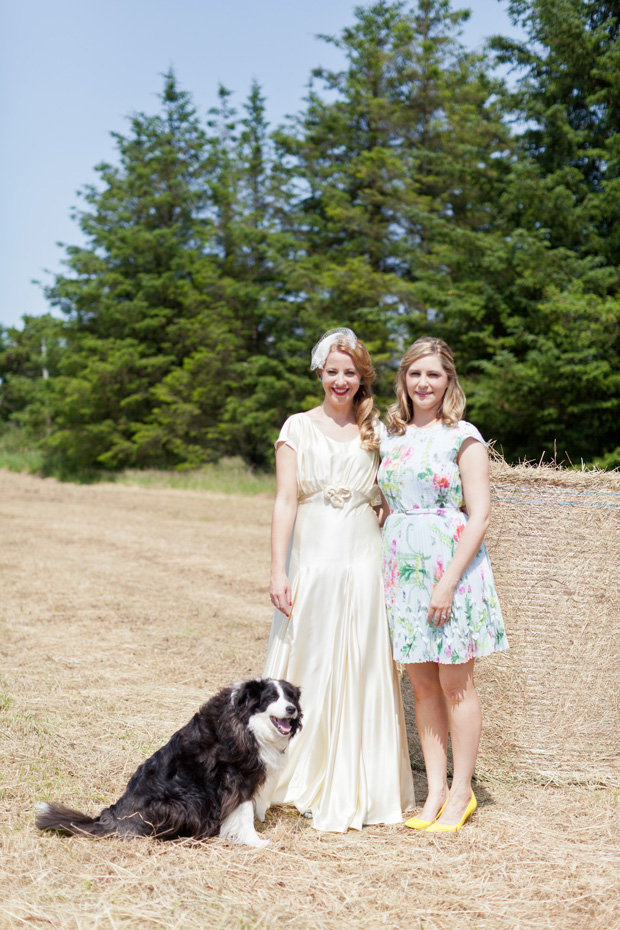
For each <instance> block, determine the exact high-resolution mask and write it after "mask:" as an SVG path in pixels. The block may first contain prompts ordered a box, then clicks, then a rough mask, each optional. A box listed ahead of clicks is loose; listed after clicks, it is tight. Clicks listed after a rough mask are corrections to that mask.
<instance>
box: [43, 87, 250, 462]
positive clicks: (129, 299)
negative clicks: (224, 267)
mask: <svg viewBox="0 0 620 930" xmlns="http://www.w3.org/2000/svg"><path fill="white" fill-rule="evenodd" d="M160 99H161V112H160V113H159V114H157V115H155V116H147V115H145V114H137V115H135V116H134V117H133V118H132V120H131V132H130V133H129V134H128V135H127V136H123V135H121V134H114V136H115V140H116V146H117V150H118V157H119V164H118V165H111V164H101V165H99V166H98V168H97V171H98V173H99V176H100V179H101V182H102V185H103V186H102V188H101V189H97V188H95V187H89V188H87V189H86V190H85V192H84V199H85V201H86V204H87V205H88V207H89V208H90V209H86V210H84V211H82V212H81V213H78V214H77V218H78V221H79V225H80V227H81V229H82V231H83V232H84V233H85V235H86V237H87V240H88V245H87V246H86V247H84V248H77V247H69V248H68V249H67V259H66V265H67V267H68V269H69V273H68V274H66V275H60V276H58V277H57V279H56V282H55V284H54V285H53V286H52V287H51V288H49V290H48V298H49V300H50V301H51V302H52V304H53V305H55V306H57V307H59V308H60V309H61V310H62V311H63V312H64V313H65V315H66V317H67V322H66V324H65V338H66V341H67V349H66V351H65V353H64V357H63V361H62V373H61V376H60V377H58V378H57V379H55V388H54V392H53V413H54V432H53V434H52V436H51V439H50V447H51V449H53V450H54V452H55V453H56V454H57V455H59V456H60V459H61V461H62V462H63V463H64V466H65V467H66V468H68V469H85V468H92V467H101V466H103V467H106V468H120V467H123V466H128V465H133V466H145V465H170V464H175V463H179V462H183V461H186V460H187V458H188V456H189V457H190V458H192V459H193V460H195V459H196V458H199V459H200V458H202V459H203V460H204V459H206V458H209V457H213V456H216V455H217V454H218V452H219V447H218V441H219V440H218V435H217V424H218V421H219V416H220V412H221V406H222V399H221V397H222V395H221V392H220V390H219V388H220V384H219V382H220V379H221V377H222V372H223V371H224V370H225V369H226V361H227V352H228V351H229V350H230V351H234V345H231V343H234V339H232V337H230V332H231V330H232V326H231V321H230V319H229V317H228V316H227V314H228V310H227V308H226V306H225V305H224V304H222V302H221V301H220V300H219V298H218V289H217V275H216V269H215V268H214V267H213V263H212V262H211V261H210V260H209V258H208V257H207V256H206V255H205V247H204V246H205V239H206V237H207V236H208V234H209V223H208V221H207V216H206V214H207V201H206V193H205V181H204V173H205V157H206V136H205V133H204V130H203V129H202V128H201V126H200V124H199V122H198V119H197V117H196V115H195V112H194V110H193V108H192V106H191V102H190V99H189V95H188V94H187V93H186V92H184V91H181V90H180V89H179V88H178V86H177V81H176V78H175V76H174V74H173V73H172V72H169V73H168V74H166V75H165V78H164V90H163V93H162V95H161V98H160ZM197 347H199V349H198V357H197V356H196V352H197ZM196 367H200V369H201V372H202V375H203V380H202V384H201V387H200V390H198V391H197V392H194V393H192V391H191V390H187V389H188V384H187V380H186V379H185V380H184V378H183V373H184V372H186V371H187V370H188V368H189V369H195V368H196ZM175 391H176V392H177V393H176V395H175ZM173 396H174V397H175V398H176V400H177V401H178V403H174V404H173V403H171V398H172V397H173ZM170 414H174V415H173V416H171V415H170Z"/></svg>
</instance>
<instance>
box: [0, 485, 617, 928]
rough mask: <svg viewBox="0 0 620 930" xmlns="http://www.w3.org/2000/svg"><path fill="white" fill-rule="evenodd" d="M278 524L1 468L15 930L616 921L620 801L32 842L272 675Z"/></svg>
mask: <svg viewBox="0 0 620 930" xmlns="http://www.w3.org/2000/svg"><path fill="white" fill-rule="evenodd" d="M270 509H271V501H270V500H269V499H268V498H261V497H254V498H251V497H227V496H223V495H216V494H209V493H205V492H190V491H172V490H169V491H162V490H146V489H141V488H135V487H125V486H120V485H112V484H108V485H99V486H93V487H81V486H75V485H63V484H59V483H57V482H55V481H53V480H51V479H48V480H42V479H37V478H33V477H27V476H24V475H13V474H10V473H8V472H4V471H0V525H1V527H2V545H1V547H0V552H1V556H0V578H1V592H2V600H1V602H0V797H1V801H0V844H1V846H0V930H13V928H18V927H20V928H21V927H25V926H28V927H33V928H50V927H51V928H63V930H91V928H97V930H99V928H101V930H112V928H114V930H116V928H123V930H125V928H136V930H138V928H140V930H143V928H145V927H148V928H188V930H205V928H209V930H210V928H214V930H215V928H224V930H229V928H235V930H242V928H243V930H254V928H256V930H258V928H261V930H265V928H267V930H276V928H277V930H282V928H291V930H292V928H294V930H303V928H312V930H323V928H324V930H340V928H369V930H370V928H372V930H374V928H375V927H388V928H408V930H409V928H426V930H431V928H432V930H435V928H436V930H448V928H449V930H454V928H456V927H459V928H465V930H474V928H485V930H486V928H488V930H507V928H523V930H530V928H531V930H534V928H535V930H541V928H554V930H555V928H557V930H560V928H562V930H566V928H583V927H585V926H587V927H588V930H609V928H612V927H618V926H620V838H619V831H618V822H619V820H620V809H619V798H618V792H617V791H616V792H615V791H610V790H607V791H594V790H587V789H585V788H566V789H562V790H560V789H552V788H547V789H545V788H541V787H534V786H528V785H524V784H523V783H522V782H521V783H516V782H515V783H510V782H509V781H507V780H506V779H505V778H504V780H503V781H501V782H500V781H495V782H493V781H490V780H489V781H485V782H484V783H479V785H478V786H477V792H478V793H479V797H480V800H481V802H482V803H481V806H480V811H479V813H478V815H477V817H476V819H475V821H474V822H473V823H472V824H471V825H470V826H469V827H468V828H467V829H465V830H463V831H462V832H461V833H460V834H459V835H458V836H457V837H450V838H449V839H448V838H443V840H442V841H441V842H440V841H438V840H437V839H435V840H432V839H431V838H430V837H426V836H421V835H417V834H414V833H413V832H405V831H404V830H403V829H402V828H399V827H391V828H382V827H376V828H368V829H365V830H364V831H362V833H361V834H360V833H349V834H347V835H345V836H335V835H321V834H317V833H316V832H315V831H314V830H313V829H312V828H311V827H310V826H309V825H308V823H307V822H306V821H304V820H302V819H301V818H299V817H298V816H297V815H296V814H295V813H292V812H287V811H283V810H279V811H275V812H272V813H271V814H270V816H269V819H268V822H267V824H266V827H265V832H266V834H267V835H268V836H269V837H270V838H271V839H272V840H273V844H272V846H271V847H270V848H269V849H268V850H266V851H264V852H254V851H248V850H245V849H235V848H230V847H228V846H226V845H225V844H223V843H221V842H220V841H218V840H215V841H212V842H209V843H207V844H203V845H191V844H171V845H166V844H157V843H156V842H152V841H144V842H135V843H124V844H123V843H121V842H119V841H117V840H109V841H107V840H106V841H100V842H97V841H94V842H91V841H86V840H85V841H81V840H69V841H66V840H63V839H60V838H56V837H53V836H41V835H39V834H38V833H37V832H36V831H35V829H34V828H33V826H32V805H33V802H34V801H35V800H36V799H41V798H43V799H49V798H54V799H56V800H60V801H64V802H66V803H70V804H73V805H75V806H77V807H82V808H84V809H87V810H89V811H93V812H94V811H97V810H99V809H100V808H101V807H102V806H104V805H105V804H107V803H109V802H111V801H112V800H114V799H115V798H116V797H117V796H118V794H119V793H120V791H121V790H122V789H123V787H124V784H125V781H126V779H127V777H128V776H129V775H130V774H131V772H132V771H133V769H134V768H135V766H136V765H137V764H138V763H139V762H140V761H142V760H143V759H144V758H145V756H146V755H147V754H148V753H149V752H151V751H153V749H155V748H156V747H157V746H159V745H161V743H162V742H164V741H165V740H166V739H167V738H168V737H169V736H170V734H171V733H172V732H173V731H174V730H175V729H177V728H178V727H179V726H180V725H182V724H184V723H185V722H186V721H187V719H189V716H190V715H191V714H192V713H193V712H194V710H195V709H196V708H197V706H198V705H199V704H200V703H201V702H202V701H203V700H205V699H206V697H208V696H209V695H210V694H212V693H213V692H214V691H215V690H217V689H218V688H219V687H221V686H222V685H224V684H228V683H229V682H230V681H232V680H235V679H237V678H242V677H246V676H249V675H255V674H259V673H260V671H261V669H262V663H263V657H264V654H265V647H266V641H267V635H268V631H269V625H270V621H271V610H270V605H269V602H268V598H267V577H268V538H269V518H270ZM418 783H419V784H418V787H419V788H420V787H421V788H422V793H423V786H422V783H421V779H420V778H418Z"/></svg>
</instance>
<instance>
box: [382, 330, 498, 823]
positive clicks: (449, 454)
mask: <svg viewBox="0 0 620 930" xmlns="http://www.w3.org/2000/svg"><path fill="white" fill-rule="evenodd" d="M395 389H396V398H397V400H396V403H395V404H393V405H392V406H391V407H390V408H389V410H388V416H387V420H388V427H387V429H385V428H384V427H382V428H381V447H380V452H381V466H380V468H379V475H378V481H379V485H380V487H381V490H382V492H383V494H384V496H385V498H386V501H387V503H388V505H389V508H390V513H389V516H388V517H387V519H386V521H385V525H384V528H383V566H384V581H385V593H386V603H387V612H388V620H389V624H390V633H391V637H392V647H393V652H394V658H395V659H396V660H397V661H398V662H402V663H404V664H405V667H406V669H407V672H408V674H409V678H410V679H411V683H412V686H413V692H414V696H415V710H416V722H417V726H418V732H419V735H420V743H421V746H422V751H423V753H424V762H425V766H426V774H427V779H428V796H427V799H426V802H425V804H424V807H423V808H422V810H421V812H420V814H419V816H417V817H413V818H412V819H411V820H408V821H407V826H410V827H413V828H415V829H425V830H427V832H433V833H437V832H451V831H454V830H460V828H461V827H462V826H463V824H464V823H465V821H466V820H467V819H468V817H469V816H470V815H471V814H472V813H473V811H474V810H475V808H476V799H475V796H474V794H473V792H472V787H471V779H472V776H473V772H474V766H475V762H476V755H477V752H478V744H479V741H480V732H481V728H482V716H481V711H480V703H479V701H478V696H477V694H476V689H475V686H474V674H473V672H474V660H475V659H476V658H478V657H480V656H486V655H489V654H491V653H493V652H498V651H500V650H502V649H507V648H508V642H507V640H506V635H505V632H504V624H503V621H502V614H501V610H500V606H499V603H498V600H497V595H496V592H495V586H494V583H493V574H492V571H491V565H490V563H489V557H488V554H487V550H486V546H485V544H484V541H483V540H484V534H485V532H486V529H487V527H488V524H489V512H490V485H489V466H488V458H487V453H486V447H485V443H484V440H483V439H482V436H481V435H480V433H479V432H478V430H477V429H476V427H475V426H473V425H472V424H471V423H467V422H466V421H464V420H461V419H460V417H461V415H462V413H463V411H464V409H465V395H464V394H463V391H462V389H461V387H460V385H459V382H458V378H457V375H456V371H455V368H454V360H453V357H452V353H451V351H450V349H449V348H448V346H447V345H446V343H445V342H443V341H442V340H440V339H431V338H424V339H418V341H417V342H415V343H414V344H413V345H412V346H411V347H410V348H409V349H408V351H407V352H406V353H405V356H404V358H403V360H402V362H401V364H400V367H399V370H398V374H397V376H396V381H395ZM448 733H450V737H451V740H452V755H453V763H454V775H453V779H452V785H451V787H450V789H449V790H448V783H447V746H448Z"/></svg>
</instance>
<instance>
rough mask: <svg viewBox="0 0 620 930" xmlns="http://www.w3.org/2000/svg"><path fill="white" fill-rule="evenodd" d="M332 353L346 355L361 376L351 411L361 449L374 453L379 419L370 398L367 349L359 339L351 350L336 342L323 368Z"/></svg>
mask: <svg viewBox="0 0 620 930" xmlns="http://www.w3.org/2000/svg"><path fill="white" fill-rule="evenodd" d="M332 352H344V353H345V355H348V356H349V357H350V358H351V359H352V361H353V364H354V365H355V367H356V368H357V370H358V371H359V373H360V375H361V378H362V381H363V384H360V386H359V388H358V390H357V393H356V395H355V397H354V398H353V410H354V412H355V419H356V420H357V425H358V428H359V431H360V439H361V441H362V448H364V449H369V450H370V451H371V452H372V451H375V450H376V449H378V448H379V436H378V434H377V432H376V430H375V426H374V424H375V421H376V420H377V419H378V417H379V410H378V408H377V407H375V401H374V397H373V396H372V390H371V385H372V382H373V381H374V380H375V369H374V366H373V364H372V359H371V358H370V354H369V352H368V349H367V348H366V346H365V345H364V343H363V342H362V340H361V339H357V340H356V343H355V348H351V346H350V344H349V343H348V342H345V341H344V340H342V341H341V340H338V341H336V342H334V343H332V345H331V346H330V349H329V353H328V355H327V358H326V360H325V367H326V366H327V361H328V359H329V356H330V355H331V354H332ZM321 371H323V369H320V370H319V371H318V372H317V373H318V374H321Z"/></svg>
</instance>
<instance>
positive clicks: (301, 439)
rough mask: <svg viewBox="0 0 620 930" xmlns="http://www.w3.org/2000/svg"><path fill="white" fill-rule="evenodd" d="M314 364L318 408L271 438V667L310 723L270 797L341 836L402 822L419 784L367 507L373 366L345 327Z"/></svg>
mask: <svg viewBox="0 0 620 930" xmlns="http://www.w3.org/2000/svg"><path fill="white" fill-rule="evenodd" d="M312 368H313V369H315V370H317V372H318V374H319V377H320V379H321V382H322V386H323V391H324V393H325V397H324V400H323V403H322V404H321V405H320V406H319V407H315V408H314V409H313V410H310V411H308V412H307V413H297V414H294V415H293V416H292V417H290V418H289V419H288V420H287V421H286V422H285V424H284V426H283V427H282V431H281V433H280V436H279V437H278V441H277V443H276V473H277V493H276V501H275V505H274V512H273V522H272V568H271V584H270V596H271V600H272V602H273V604H274V606H275V608H276V611H275V615H274V620H273V625H272V628H271V635H270V639H269V646H268V650H267V659H266V664H265V671H264V674H265V675H266V676H270V677H274V678H286V679H288V680H289V681H291V682H293V683H294V684H296V685H299V686H300V687H301V691H302V697H301V703H302V709H303V713H304V724H303V730H302V731H301V733H300V734H298V736H296V738H295V739H294V740H293V742H292V743H291V745H290V748H289V758H288V764H287V767H286V769H285V770H284V773H283V775H282V777H281V779H280V781H279V783H278V785H277V787H276V789H275V793H274V795H273V797H272V798H271V803H275V804H294V805H295V806H296V807H297V808H298V810H299V811H301V812H302V813H307V814H309V815H311V816H312V819H313V825H314V826H315V827H316V828H317V829H318V830H325V831H333V832H344V831H346V830H347V829H348V828H349V827H354V828H356V829H360V828H361V827H362V826H363V825H364V824H372V823H399V822H401V821H402V812H403V810H405V809H407V808H410V807H411V806H412V805H413V801H414V798H413V783H412V777H411V768H410V765H409V758H408V753H407V739H406V734H405V727H404V720H403V712H402V704H401V698H400V689H399V685H398V680H397V676H396V672H395V667H394V662H393V660H392V654H391V648H390V639H389V632H388V626H387V621H386V614H385V605H384V595H383V582H382V573H381V533H380V529H379V524H378V521H377V517H376V514H375V512H374V510H373V509H372V504H373V501H374V499H375V494H376V491H377V488H376V483H375V477H376V473H377V467H378V463H379V458H378V452H377V446H378V438H377V436H376V435H375V432H374V430H373V420H374V418H375V416H376V409H375V407H374V404H373V400H372V394H371V391H370V385H371V383H372V380H373V378H374V371H373V369H372V363H371V361H370V356H369V355H368V352H367V350H366V348H365V347H364V345H363V344H362V343H361V342H360V341H359V340H358V339H357V338H356V337H355V335H354V333H353V332H352V331H351V330H348V329H343V330H335V331H330V332H329V333H327V334H326V335H325V336H324V337H323V338H322V339H321V341H320V342H319V343H318V344H317V346H315V349H314V352H313V356H312ZM291 536H292V540H291ZM289 543H291V545H290V548H289Z"/></svg>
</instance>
